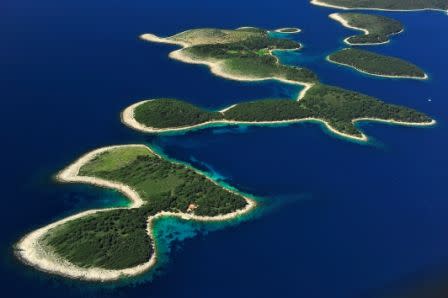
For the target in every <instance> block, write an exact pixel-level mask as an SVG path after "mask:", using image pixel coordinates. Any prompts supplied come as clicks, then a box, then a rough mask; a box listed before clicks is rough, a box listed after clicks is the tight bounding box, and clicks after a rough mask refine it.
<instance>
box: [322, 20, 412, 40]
mask: <svg viewBox="0 0 448 298" xmlns="http://www.w3.org/2000/svg"><path fill="white" fill-rule="evenodd" d="M329 17H330V18H331V19H333V20H336V21H338V22H339V23H341V24H342V25H343V26H345V27H347V28H351V29H355V30H360V31H363V32H364V34H361V35H354V36H350V37H347V38H346V39H344V42H345V43H346V44H349V45H378V44H384V43H388V42H390V39H389V37H390V36H391V35H394V34H398V33H400V32H402V31H403V30H404V29H403V25H402V24H401V23H400V22H399V21H396V20H394V19H391V18H387V17H383V16H378V15H369V14H364V13H333V14H330V16H329Z"/></svg>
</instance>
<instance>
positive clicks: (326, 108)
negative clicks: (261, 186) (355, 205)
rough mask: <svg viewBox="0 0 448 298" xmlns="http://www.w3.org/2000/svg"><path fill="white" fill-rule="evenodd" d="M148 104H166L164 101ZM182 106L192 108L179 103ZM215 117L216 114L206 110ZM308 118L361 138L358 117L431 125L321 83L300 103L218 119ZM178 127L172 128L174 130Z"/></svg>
mask: <svg viewBox="0 0 448 298" xmlns="http://www.w3.org/2000/svg"><path fill="white" fill-rule="evenodd" d="M156 102H157V101H151V102H148V103H147V104H145V105H146V107H144V108H148V107H147V106H149V105H152V104H157V105H163V102H164V100H158V102H157V103H156ZM178 104H179V105H182V104H184V105H189V104H187V103H182V102H178ZM202 112H203V113H208V114H209V115H210V116H211V117H212V112H207V111H205V110H202ZM304 118H316V119H322V120H324V121H326V122H328V123H329V124H330V125H331V126H332V127H333V128H334V129H336V130H337V131H339V132H342V133H346V134H349V135H352V136H361V132H360V131H359V130H358V129H357V128H356V127H355V126H354V125H353V120H355V119H357V118H378V119H384V120H396V121H403V122H417V123H421V122H430V121H431V119H430V118H429V117H428V116H426V115H425V114H423V113H420V112H417V111H415V110H413V109H409V108H406V107H402V106H397V105H392V104H386V103H384V102H382V101H380V100H378V99H376V98H373V97H370V96H367V95H364V94H361V93H357V92H352V91H348V90H344V89H341V88H337V87H333V86H328V85H323V84H317V85H315V86H314V87H313V88H311V89H310V90H309V91H308V92H307V93H306V96H305V97H304V98H303V99H301V100H300V101H292V100H289V99H265V100H258V101H254V102H246V103H240V104H237V105H236V106H235V107H233V108H231V109H229V110H227V111H225V112H224V113H223V117H219V119H218V118H217V119H216V120H222V119H225V120H231V121H242V122H260V121H262V122H264V121H266V122H271V121H283V120H298V119H304ZM144 121H145V123H149V124H151V125H150V126H153V125H152V123H153V121H156V118H155V119H150V118H146V119H144ZM174 127H177V126H172V128H174Z"/></svg>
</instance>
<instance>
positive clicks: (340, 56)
mask: <svg viewBox="0 0 448 298" xmlns="http://www.w3.org/2000/svg"><path fill="white" fill-rule="evenodd" d="M328 58H329V60H330V61H333V62H337V63H342V64H344V65H347V66H350V67H352V68H356V69H359V70H361V71H364V72H367V73H369V74H375V75H380V76H381V75H382V76H398V77H415V78H424V77H425V72H424V71H423V70H421V69H420V68H419V67H418V66H416V65H414V64H412V63H409V62H407V61H405V60H402V59H399V58H396V57H391V56H384V55H380V54H376V53H373V52H369V51H365V50H360V49H353V48H348V49H343V50H341V51H338V52H336V53H333V54H331V55H330V56H329V57H328Z"/></svg>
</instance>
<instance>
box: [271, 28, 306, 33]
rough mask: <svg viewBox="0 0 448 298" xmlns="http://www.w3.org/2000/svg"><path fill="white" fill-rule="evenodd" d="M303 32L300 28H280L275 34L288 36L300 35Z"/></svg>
mask: <svg viewBox="0 0 448 298" xmlns="http://www.w3.org/2000/svg"><path fill="white" fill-rule="evenodd" d="M301 31H302V30H300V29H299V28H295V27H287V28H279V29H276V30H274V32H277V33H286V34H295V33H300V32H301Z"/></svg>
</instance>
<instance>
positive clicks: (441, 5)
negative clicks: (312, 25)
mask: <svg viewBox="0 0 448 298" xmlns="http://www.w3.org/2000/svg"><path fill="white" fill-rule="evenodd" d="M311 3H312V4H314V5H319V6H326V7H331V8H339V9H372V10H374V9H377V10H404V11H407V10H427V9H428V10H445V11H446V10H448V1H447V0H311Z"/></svg>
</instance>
